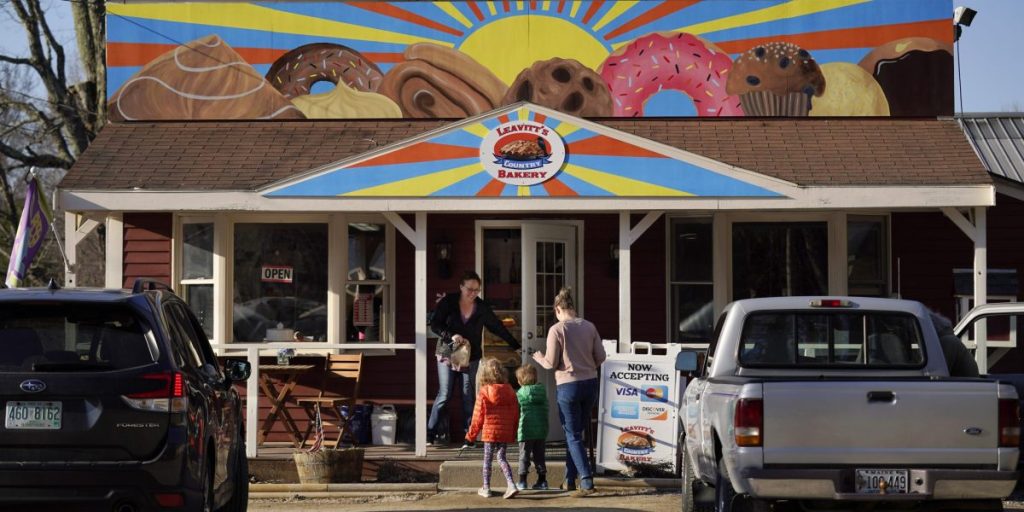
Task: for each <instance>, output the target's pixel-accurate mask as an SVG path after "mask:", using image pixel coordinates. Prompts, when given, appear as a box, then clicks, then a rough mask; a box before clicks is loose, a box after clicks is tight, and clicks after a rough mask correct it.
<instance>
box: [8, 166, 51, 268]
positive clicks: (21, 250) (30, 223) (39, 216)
mask: <svg viewBox="0 0 1024 512" xmlns="http://www.w3.org/2000/svg"><path fill="white" fill-rule="evenodd" d="M49 232H50V213H49V209H48V208H47V206H46V202H45V201H44V200H43V196H42V190H41V189H40V187H39V180H37V179H36V178H35V176H33V177H32V178H31V179H30V180H29V182H28V191H27V192H26V193H25V208H24V209H22V210H21V222H19V223H18V234H17V235H16V236H15V237H14V248H12V249H11V261H10V263H9V264H8V265H7V280H6V284H7V287H8V288H14V287H17V286H21V283H22V282H23V281H24V280H25V276H26V275H28V269H29V266H31V265H32V260H33V259H34V258H35V257H36V254H37V253H38V252H39V249H40V248H41V247H42V246H43V241H44V240H46V235H47V234H48V233H49Z"/></svg>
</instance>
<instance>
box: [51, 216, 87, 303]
mask: <svg viewBox="0 0 1024 512" xmlns="http://www.w3.org/2000/svg"><path fill="white" fill-rule="evenodd" d="M56 235H57V234H56V233H54V236H56ZM83 237H84V235H81V234H79V232H78V214H76V213H73V212H64V252H65V253H67V254H65V256H66V257H67V259H68V262H67V264H68V268H66V269H64V287H65V288H74V287H76V286H78V276H77V275H76V272H78V243H79V242H81V241H82V238H83Z"/></svg>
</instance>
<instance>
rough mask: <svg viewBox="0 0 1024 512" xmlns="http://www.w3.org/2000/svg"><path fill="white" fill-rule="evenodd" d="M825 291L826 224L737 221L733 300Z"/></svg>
mask: <svg viewBox="0 0 1024 512" xmlns="http://www.w3.org/2000/svg"><path fill="white" fill-rule="evenodd" d="M826 293H828V224H827V223H825V222H778V223H774V222H772V223H770V222H746V223H736V224H733V228H732V298H733V300H739V299H749V298H753V297H779V296H794V295H824V294H826Z"/></svg>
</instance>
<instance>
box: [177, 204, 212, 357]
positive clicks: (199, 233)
mask: <svg viewBox="0 0 1024 512" xmlns="http://www.w3.org/2000/svg"><path fill="white" fill-rule="evenodd" d="M181 239H182V242H181V281H180V282H179V285H180V288H179V289H180V290H181V296H182V297H183V298H184V299H185V302H187V303H188V305H189V307H190V308H192V311H193V312H194V313H195V315H196V318H197V319H198V320H199V323H200V325H202V326H203V332H205V333H206V336H207V337H208V338H211V339H212V338H213V223H212V222H185V223H183V224H182V225H181Z"/></svg>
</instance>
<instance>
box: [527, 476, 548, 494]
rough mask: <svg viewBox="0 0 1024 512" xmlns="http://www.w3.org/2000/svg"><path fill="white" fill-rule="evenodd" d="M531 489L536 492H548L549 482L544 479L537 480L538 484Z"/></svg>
mask: <svg viewBox="0 0 1024 512" xmlns="http://www.w3.org/2000/svg"><path fill="white" fill-rule="evenodd" d="M530 489H533V490H535V491H546V490H548V481H547V480H543V479H542V480H537V483H535V484H533V487H530Z"/></svg>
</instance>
